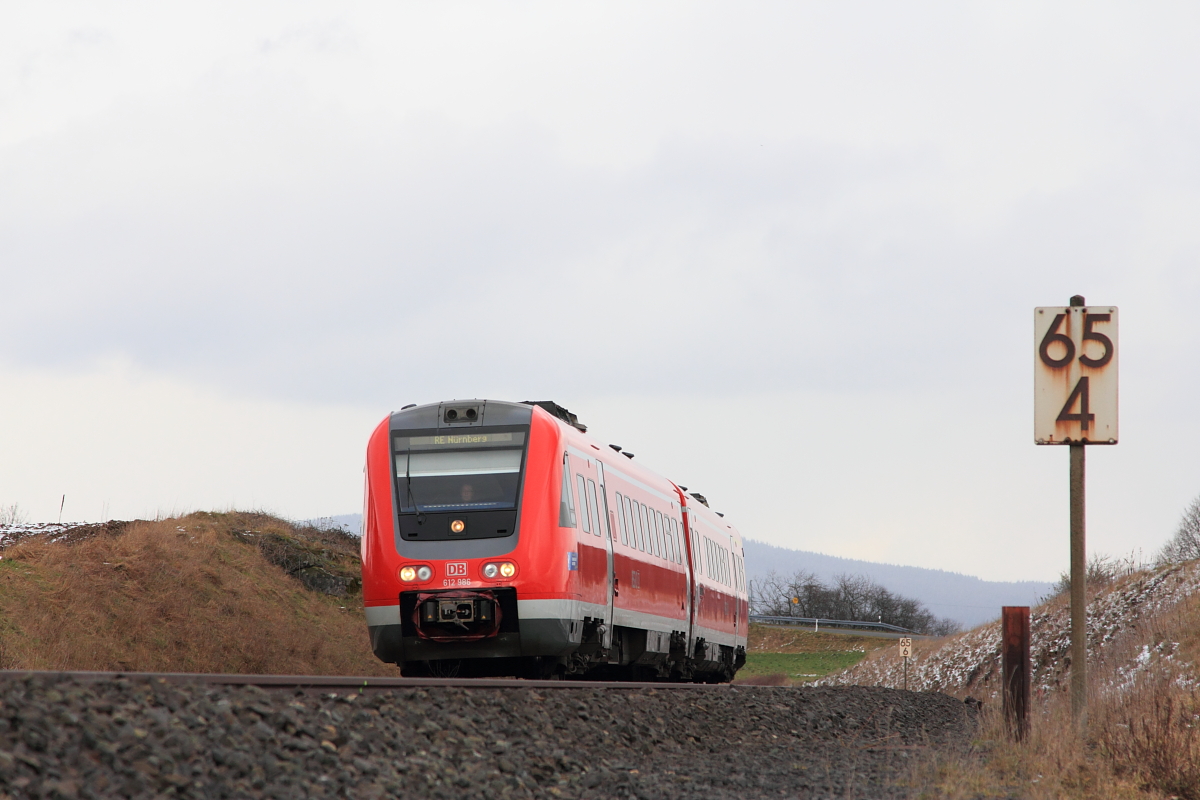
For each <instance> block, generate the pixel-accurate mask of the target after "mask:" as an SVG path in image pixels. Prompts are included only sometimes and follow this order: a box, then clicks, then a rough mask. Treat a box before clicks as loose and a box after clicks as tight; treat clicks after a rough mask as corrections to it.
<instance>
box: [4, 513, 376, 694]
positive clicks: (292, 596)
mask: <svg viewBox="0 0 1200 800" xmlns="http://www.w3.org/2000/svg"><path fill="white" fill-rule="evenodd" d="M67 538H68V539H70V538H71V537H70V536H68V537H67ZM75 538H76V541H74V542H73V543H68V542H49V541H46V540H45V539H33V540H30V541H27V542H24V543H21V544H17V545H14V546H12V547H9V548H7V549H5V550H4V551H3V554H2V555H3V559H2V560H0V668H5V669H39V670H112V671H166V672H227V673H281V674H327V675H334V674H340V675H395V674H396V670H395V667H394V666H392V665H388V664H383V663H381V662H379V661H378V660H377V659H376V658H375V656H374V655H373V654H372V653H371V650H370V646H369V643H368V640H367V632H366V623H365V621H364V617H363V612H362V609H361V608H360V606H361V605H362V603H361V591H360V590H359V588H358V581H357V578H356V577H355V576H356V575H357V572H358V555H357V552H356V549H355V542H354V540H352V539H351V538H350V537H346V536H339V535H338V534H329V533H326V532H322V531H317V530H315V529H312V528H297V527H296V526H293V525H291V524H289V523H287V522H285V521H283V520H280V519H277V518H274V517H270V516H267V515H265V514H247V513H227V514H208V513H197V514H189V515H187V516H185V517H180V518H178V519H167V520H161V521H157V522H142V521H138V522H133V523H128V524H125V525H123V526H121V527H120V528H118V529H116V530H115V531H109V532H102V533H99V534H96V535H91V538H83V537H82V536H79V537H75ZM79 539H82V540H79ZM289 573H290V574H289ZM297 574H304V575H305V576H306V577H308V578H311V580H312V581H316V582H320V581H324V582H325V583H326V584H333V585H334V586H335V587H337V586H340V587H341V588H342V589H343V590H344V589H348V592H347V593H346V594H345V595H344V596H341V597H338V596H333V595H329V594H324V593H321V592H317V591H313V590H311V589H308V588H306V587H305V586H304V585H303V584H302V583H301V582H300V581H298V580H297V579H296V578H295V577H292V576H293V575H297Z"/></svg>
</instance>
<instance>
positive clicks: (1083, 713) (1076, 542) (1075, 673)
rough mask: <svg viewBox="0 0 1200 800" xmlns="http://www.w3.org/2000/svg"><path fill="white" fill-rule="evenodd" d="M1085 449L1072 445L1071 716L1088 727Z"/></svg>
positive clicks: (1080, 445)
mask: <svg viewBox="0 0 1200 800" xmlns="http://www.w3.org/2000/svg"><path fill="white" fill-rule="evenodd" d="M1083 453H1084V446H1083V445H1082V444H1073V445H1071V715H1072V716H1073V717H1074V718H1075V722H1076V724H1077V725H1079V726H1080V727H1081V728H1082V727H1084V726H1086V725H1087V552H1086V546H1085V539H1086V536H1085V534H1086V525H1085V524H1084V494H1083V487H1084V480H1083V473H1084V460H1083Z"/></svg>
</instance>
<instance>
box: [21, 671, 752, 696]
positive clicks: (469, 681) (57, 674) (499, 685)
mask: <svg viewBox="0 0 1200 800" xmlns="http://www.w3.org/2000/svg"><path fill="white" fill-rule="evenodd" d="M5 678H8V679H18V680H19V679H24V678H51V679H57V680H73V681H75V682H77V683H84V684H88V683H107V682H112V681H117V680H122V679H124V680H139V681H159V682H162V683H169V684H176V685H208V686H257V687H258V688H260V689H274V690H282V689H294V690H302V691H308V692H311V691H329V690H333V689H348V690H350V691H351V692H353V693H356V694H362V693H364V692H378V691H385V690H389V689H420V688H431V687H459V688H472V689H720V688H727V687H728V686H729V685H730V684H727V683H666V682H663V683H658V682H652V681H583V680H558V681H552V680H525V679H521V678H378V677H371V676H339V675H238V674H217V673H205V672H92V671H69V672H68V671H51V670H16V669H9V670H0V680H2V679H5Z"/></svg>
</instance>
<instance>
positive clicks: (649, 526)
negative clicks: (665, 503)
mask: <svg viewBox="0 0 1200 800" xmlns="http://www.w3.org/2000/svg"><path fill="white" fill-rule="evenodd" d="M642 516H643V518H644V519H645V520H646V539H647V541H646V551H647V552H649V553H650V554H651V555H655V556H656V555H658V551H657V550H656V549H655V548H656V547H657V546H658V544H657V542H655V541H654V511H653V510H652V509H649V508H647V507H646V505H645V503H643V504H642Z"/></svg>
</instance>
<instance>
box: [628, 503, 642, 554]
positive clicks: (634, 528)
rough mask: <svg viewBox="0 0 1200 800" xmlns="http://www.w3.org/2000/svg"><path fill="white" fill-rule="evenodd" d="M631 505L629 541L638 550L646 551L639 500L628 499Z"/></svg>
mask: <svg viewBox="0 0 1200 800" xmlns="http://www.w3.org/2000/svg"><path fill="white" fill-rule="evenodd" d="M626 502H627V503H629V509H628V511H629V541H630V545H631V546H632V547H633V548H634V549H637V550H645V549H646V547H645V545H643V544H642V528H641V525H640V524H639V521H638V504H637V500H631V499H629V498H626Z"/></svg>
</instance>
